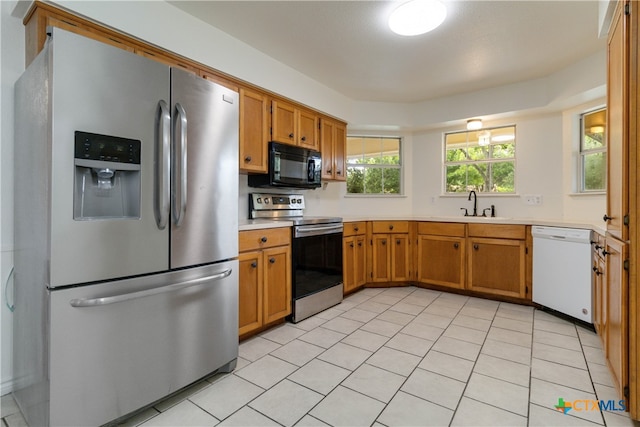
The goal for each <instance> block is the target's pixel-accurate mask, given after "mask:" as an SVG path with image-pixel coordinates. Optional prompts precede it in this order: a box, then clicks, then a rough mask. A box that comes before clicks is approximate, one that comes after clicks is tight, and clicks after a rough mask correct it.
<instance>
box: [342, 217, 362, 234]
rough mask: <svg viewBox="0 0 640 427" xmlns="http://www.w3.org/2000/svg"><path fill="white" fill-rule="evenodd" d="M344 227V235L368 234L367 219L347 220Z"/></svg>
mask: <svg viewBox="0 0 640 427" xmlns="http://www.w3.org/2000/svg"><path fill="white" fill-rule="evenodd" d="M343 228H344V229H343V231H342V235H343V236H344V237H349V236H357V235H361V234H366V232H367V223H366V222H365V221H356V222H345V223H344V224H343Z"/></svg>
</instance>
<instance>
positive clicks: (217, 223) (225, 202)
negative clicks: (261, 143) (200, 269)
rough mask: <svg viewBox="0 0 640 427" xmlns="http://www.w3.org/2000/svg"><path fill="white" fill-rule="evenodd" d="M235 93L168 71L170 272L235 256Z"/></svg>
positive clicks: (237, 126)
mask: <svg viewBox="0 0 640 427" xmlns="http://www.w3.org/2000/svg"><path fill="white" fill-rule="evenodd" d="M238 103H239V102H238V93H237V92H234V91H232V90H229V89H227V88H225V87H223V86H220V85H218V84H215V83H212V82H210V81H207V80H205V79H202V78H200V77H198V76H196V75H194V74H191V73H188V72H186V71H183V70H179V69H175V68H172V69H171V115H172V136H173V141H172V170H171V175H172V177H171V185H172V187H171V193H172V222H171V223H172V226H171V261H170V264H171V268H172V269H174V268H181V267H187V266H192V265H199V264H206V263H210V262H215V261H218V260H224V259H231V258H235V257H237V256H238V191H239V190H238V138H239V136H238V134H239V107H238Z"/></svg>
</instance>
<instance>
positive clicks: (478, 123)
mask: <svg viewBox="0 0 640 427" xmlns="http://www.w3.org/2000/svg"><path fill="white" fill-rule="evenodd" d="M478 129H482V120H480V119H471V120H467V130H478Z"/></svg>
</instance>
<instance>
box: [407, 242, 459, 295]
mask: <svg viewBox="0 0 640 427" xmlns="http://www.w3.org/2000/svg"><path fill="white" fill-rule="evenodd" d="M464 259H465V242H464V238H461V237H447V236H424V235H422V236H420V237H419V238H418V281H420V282H425V283H431V284H434V285H441V286H448V287H451V288H458V289H462V288H464V272H465V266H464Z"/></svg>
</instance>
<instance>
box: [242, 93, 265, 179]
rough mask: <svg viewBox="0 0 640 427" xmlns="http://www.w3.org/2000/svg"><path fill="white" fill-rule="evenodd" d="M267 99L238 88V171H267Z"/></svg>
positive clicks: (259, 94) (261, 95) (262, 95)
mask: <svg viewBox="0 0 640 427" xmlns="http://www.w3.org/2000/svg"><path fill="white" fill-rule="evenodd" d="M268 108H269V101H268V99H267V97H266V95H264V94H261V93H259V92H254V91H251V90H247V89H244V88H242V89H240V171H242V172H254V173H267V168H268V165H267V163H268V153H267V147H268V145H269V110H268Z"/></svg>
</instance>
